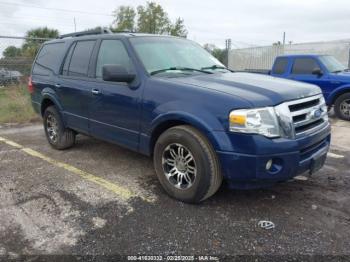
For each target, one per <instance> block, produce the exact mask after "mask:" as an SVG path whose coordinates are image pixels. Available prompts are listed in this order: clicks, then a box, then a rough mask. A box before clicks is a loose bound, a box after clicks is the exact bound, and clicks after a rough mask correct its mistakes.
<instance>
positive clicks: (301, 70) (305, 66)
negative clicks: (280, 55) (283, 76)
mask: <svg viewBox="0 0 350 262" xmlns="http://www.w3.org/2000/svg"><path fill="white" fill-rule="evenodd" d="M315 68H320V66H319V65H318V63H317V62H316V60H315V59H313V58H296V59H295V60H294V65H293V69H292V74H296V75H311V74H312V71H313V70H314V69H315Z"/></svg>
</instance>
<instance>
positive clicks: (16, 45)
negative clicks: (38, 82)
mask: <svg viewBox="0 0 350 262" xmlns="http://www.w3.org/2000/svg"><path fill="white" fill-rule="evenodd" d="M47 40H49V39H46V38H27V37H10V36H0V86H6V85H11V84H18V83H25V82H26V81H27V79H28V76H29V74H30V69H31V66H32V63H33V60H34V58H35V55H36V53H37V52H38V50H39V48H40V46H41V45H42V43H44V42H45V41H47Z"/></svg>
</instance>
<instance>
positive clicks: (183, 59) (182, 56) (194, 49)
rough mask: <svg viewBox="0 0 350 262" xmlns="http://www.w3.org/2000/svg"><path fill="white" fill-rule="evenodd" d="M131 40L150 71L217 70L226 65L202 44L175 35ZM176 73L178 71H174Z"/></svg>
mask: <svg viewBox="0 0 350 262" xmlns="http://www.w3.org/2000/svg"><path fill="white" fill-rule="evenodd" d="M130 42H131V44H132V46H133V47H134V49H135V51H136V53H137V54H138V56H139V58H140V60H141V62H142V63H143V65H144V67H145V68H146V70H147V72H148V73H151V74H152V72H156V71H157V70H163V69H166V68H193V69H196V70H202V69H206V70H215V69H221V70H222V68H224V66H223V65H222V64H221V63H220V62H219V61H218V60H217V59H216V58H214V57H213V56H212V55H211V54H209V53H208V52H207V51H206V50H205V49H204V48H202V47H201V46H200V45H198V44H196V43H194V42H192V41H189V40H186V39H180V38H173V37H135V38H130ZM174 73H176V71H174Z"/></svg>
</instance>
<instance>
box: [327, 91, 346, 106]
mask: <svg viewBox="0 0 350 262" xmlns="http://www.w3.org/2000/svg"><path fill="white" fill-rule="evenodd" d="M346 93H350V86H342V87H339V88H337V89H335V90H334V91H333V92H332V93H331V94H330V95H329V97H328V99H327V100H328V101H327V102H328V105H334V103H335V101H336V100H337V99H338V97H340V96H341V95H344V94H346Z"/></svg>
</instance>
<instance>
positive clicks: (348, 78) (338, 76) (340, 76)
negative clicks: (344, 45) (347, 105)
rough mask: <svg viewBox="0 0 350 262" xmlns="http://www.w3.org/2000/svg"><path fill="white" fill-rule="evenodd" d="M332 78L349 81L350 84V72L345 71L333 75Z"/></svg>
mask: <svg viewBox="0 0 350 262" xmlns="http://www.w3.org/2000/svg"><path fill="white" fill-rule="evenodd" d="M331 75H332V78H334V79H338V80H342V81H347V82H349V83H350V72H349V71H343V72H340V73H331Z"/></svg>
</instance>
